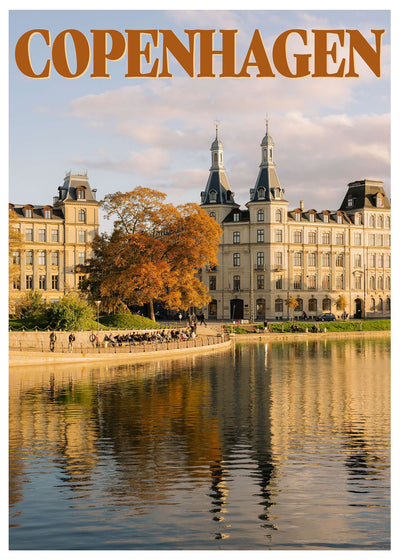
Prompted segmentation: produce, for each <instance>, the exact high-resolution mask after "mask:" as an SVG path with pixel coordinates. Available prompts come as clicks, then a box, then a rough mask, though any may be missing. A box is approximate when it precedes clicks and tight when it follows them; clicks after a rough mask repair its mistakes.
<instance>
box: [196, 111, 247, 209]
mask: <svg viewBox="0 0 400 560" xmlns="http://www.w3.org/2000/svg"><path fill="white" fill-rule="evenodd" d="M218 125H219V121H216V125H215V140H214V142H213V143H212V144H211V148H210V151H211V167H210V175H209V177H208V182H207V186H206V189H205V191H204V192H202V193H201V203H202V204H232V205H234V206H238V205H237V204H236V203H235V201H234V199H233V193H232V191H231V188H230V186H229V181H228V178H227V176H226V174H225V168H224V162H223V153H224V147H223V145H222V142H221V140H220V139H219V137H218Z"/></svg>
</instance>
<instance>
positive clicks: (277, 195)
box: [275, 187, 281, 198]
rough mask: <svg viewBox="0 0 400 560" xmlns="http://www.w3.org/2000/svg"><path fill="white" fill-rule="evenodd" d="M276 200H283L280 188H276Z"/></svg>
mask: <svg viewBox="0 0 400 560" xmlns="http://www.w3.org/2000/svg"><path fill="white" fill-rule="evenodd" d="M275 198H281V189H280V188H279V187H275Z"/></svg>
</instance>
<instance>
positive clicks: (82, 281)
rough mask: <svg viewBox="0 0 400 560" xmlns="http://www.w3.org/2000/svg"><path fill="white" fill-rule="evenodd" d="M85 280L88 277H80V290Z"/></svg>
mask: <svg viewBox="0 0 400 560" xmlns="http://www.w3.org/2000/svg"><path fill="white" fill-rule="evenodd" d="M85 279H86V277H85V276H83V275H79V276H78V288H79V289H82V287H83V283H84V281H85Z"/></svg>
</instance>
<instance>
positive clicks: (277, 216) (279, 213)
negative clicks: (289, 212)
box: [275, 208, 282, 222]
mask: <svg viewBox="0 0 400 560" xmlns="http://www.w3.org/2000/svg"><path fill="white" fill-rule="evenodd" d="M275 221H276V222H281V221H282V210H281V209H280V208H278V209H277V210H276V212H275Z"/></svg>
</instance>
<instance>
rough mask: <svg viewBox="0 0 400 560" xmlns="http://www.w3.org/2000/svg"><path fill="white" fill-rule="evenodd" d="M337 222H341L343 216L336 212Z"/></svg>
mask: <svg viewBox="0 0 400 560" xmlns="http://www.w3.org/2000/svg"><path fill="white" fill-rule="evenodd" d="M337 223H338V224H343V216H342V215H341V214H338V217H337Z"/></svg>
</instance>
